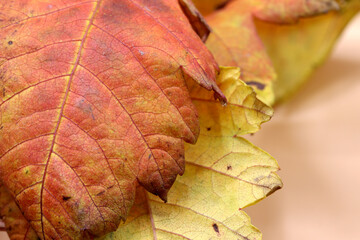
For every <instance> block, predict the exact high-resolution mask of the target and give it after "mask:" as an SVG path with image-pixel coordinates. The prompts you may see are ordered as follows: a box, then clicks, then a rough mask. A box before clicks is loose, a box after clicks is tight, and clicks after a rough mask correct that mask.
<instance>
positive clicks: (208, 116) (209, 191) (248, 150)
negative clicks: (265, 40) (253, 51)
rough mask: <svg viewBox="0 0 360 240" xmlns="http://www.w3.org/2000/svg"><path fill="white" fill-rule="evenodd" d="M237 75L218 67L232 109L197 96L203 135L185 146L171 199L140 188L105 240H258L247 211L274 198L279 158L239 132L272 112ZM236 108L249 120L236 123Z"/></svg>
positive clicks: (278, 182) (236, 71)
mask: <svg viewBox="0 0 360 240" xmlns="http://www.w3.org/2000/svg"><path fill="white" fill-rule="evenodd" d="M239 76H240V72H239V69H238V68H223V69H222V70H221V72H220V75H219V77H218V84H219V87H220V89H221V90H222V91H223V92H224V94H225V96H226V97H227V98H228V105H227V106H221V104H220V103H219V102H211V101H202V100H197V99H196V98H195V99H194V103H195V105H196V106H197V108H198V110H199V117H200V126H201V132H200V136H199V140H198V142H197V143H196V145H190V144H187V145H186V150H185V155H186V172H185V174H184V175H183V176H182V177H179V178H178V179H177V180H176V182H175V184H174V186H173V187H172V189H171V190H170V192H169V197H168V202H167V203H163V202H161V201H159V200H158V199H157V198H156V197H154V196H152V195H151V194H148V193H147V192H146V191H144V190H143V189H142V188H141V187H139V188H138V191H137V196H136V201H135V204H134V206H133V208H132V209H131V211H130V215H129V218H128V219H127V221H126V222H125V223H124V224H121V225H120V226H119V228H118V230H117V231H116V232H113V233H110V234H108V235H107V236H106V237H105V238H104V239H106V240H115V239H116V240H122V239H124V240H125V239H126V240H132V239H134V240H135V239H142V240H148V239H215V238H216V239H251V240H254V239H261V233H260V232H259V230H258V229H256V228H255V227H254V226H252V225H251V223H250V219H249V217H248V216H247V215H246V213H245V212H244V211H242V208H244V207H246V206H249V205H252V204H254V203H256V202H258V201H260V200H261V199H263V198H265V197H266V196H268V195H270V194H271V193H273V192H274V191H276V190H278V189H279V188H281V187H282V183H281V180H280V178H279V177H278V176H277V174H276V173H275V172H276V171H277V170H278V169H279V167H278V165H277V162H276V160H275V159H273V158H272V157H271V156H270V155H269V154H267V153H265V152H264V151H262V150H261V149H259V148H257V147H255V146H253V145H252V144H251V143H249V142H248V141H247V140H245V139H244V138H241V137H238V136H235V134H237V133H239V129H238V128H239V126H238V124H241V125H242V126H243V132H244V133H245V132H252V131H254V125H257V129H258V128H259V125H260V124H261V123H262V122H263V121H264V119H267V120H268V119H269V118H270V116H271V114H272V110H271V108H269V107H268V106H266V105H265V104H263V103H262V102H260V101H259V100H257V99H256V96H255V94H254V91H253V90H252V88H251V87H249V86H246V85H245V84H244V83H241V80H240V79H239ZM236 83H238V85H237V84H236ZM229 87H230V90H229ZM191 95H192V97H194V96H196V97H197V98H203V99H206V97H205V96H206V95H207V93H206V92H205V91H203V90H201V89H198V88H192V90H191ZM244 99H247V100H245V101H244ZM204 102H205V103H206V104H203V103H204ZM250 103H252V104H250ZM216 105H218V106H216ZM236 111H238V116H247V120H245V119H243V118H242V117H240V120H239V121H238V122H237V121H236V119H235V118H234V116H233V115H232V113H234V112H236ZM253 112H257V113H258V114H252V113H253ZM262 112H264V113H262ZM265 115H266V116H267V117H265ZM232 121H234V123H233V124H232V123H231V122H232ZM244 121H248V122H249V123H250V122H251V123H253V124H254V125H251V124H246V123H244Z"/></svg>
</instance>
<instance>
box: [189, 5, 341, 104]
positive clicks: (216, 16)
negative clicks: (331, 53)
mask: <svg viewBox="0 0 360 240" xmlns="http://www.w3.org/2000/svg"><path fill="white" fill-rule="evenodd" d="M195 3H197V6H198V7H199V9H200V11H202V10H203V11H204V12H205V13H207V12H209V10H208V7H205V6H207V5H206V4H208V5H211V6H212V7H213V8H214V9H213V10H215V7H216V6H217V5H216V4H214V3H218V1H217V0H213V1H210V3H209V1H205V0H203V1H201V0H197V1H196V2H195ZM334 9H338V4H337V3H336V1H335V0H310V1H308V0H272V1H263V0H233V1H228V2H227V4H226V5H225V7H224V8H221V9H220V10H218V11H215V12H213V13H212V14H210V15H208V16H207V17H206V20H207V21H208V23H209V25H210V26H211V28H212V29H213V32H212V34H210V36H209V39H208V41H207V43H206V45H207V46H208V48H209V49H210V51H211V52H212V53H213V54H214V56H215V59H216V60H217V61H218V63H219V64H220V65H223V66H239V67H240V68H241V70H242V73H243V76H242V79H243V80H244V81H245V82H246V83H247V84H248V85H251V86H253V87H254V89H255V91H256V92H257V93H258V95H259V98H260V99H261V100H263V101H264V102H266V103H268V104H273V103H274V100H275V99H274V94H273V92H272V86H271V85H272V82H273V81H274V80H275V78H276V73H275V70H274V68H273V65H272V63H271V60H270V58H269V57H268V55H267V53H266V51H265V48H264V46H263V43H262V42H261V39H260V38H259V36H258V33H257V30H256V27H255V24H254V19H255V18H258V19H261V20H263V21H266V22H273V23H281V24H284V23H286V24H288V23H294V22H296V21H297V20H298V19H299V18H301V17H308V16H314V15H317V14H322V13H325V12H328V11H330V10H334ZM269 36H271V35H269ZM275 39H276V38H275ZM274 41H276V40H274Z"/></svg>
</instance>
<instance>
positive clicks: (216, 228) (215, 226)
mask: <svg viewBox="0 0 360 240" xmlns="http://www.w3.org/2000/svg"><path fill="white" fill-rule="evenodd" d="M212 227H213V229H214V231H215V232H217V233H219V227H218V225H217V224H216V223H214V224H213V225H212Z"/></svg>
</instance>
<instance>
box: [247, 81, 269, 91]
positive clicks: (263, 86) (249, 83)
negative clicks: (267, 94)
mask: <svg viewBox="0 0 360 240" xmlns="http://www.w3.org/2000/svg"><path fill="white" fill-rule="evenodd" d="M246 84H247V85H250V86H255V87H257V88H258V89H259V90H264V88H265V85H264V84H262V83H259V82H256V81H249V82H246Z"/></svg>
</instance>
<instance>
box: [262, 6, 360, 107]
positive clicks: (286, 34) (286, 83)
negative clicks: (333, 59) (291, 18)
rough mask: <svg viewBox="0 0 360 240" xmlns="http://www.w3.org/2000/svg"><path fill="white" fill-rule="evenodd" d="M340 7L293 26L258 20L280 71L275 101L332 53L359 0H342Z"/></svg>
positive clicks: (267, 46) (268, 48) (302, 20)
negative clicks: (338, 9) (337, 9)
mask: <svg viewBox="0 0 360 240" xmlns="http://www.w3.org/2000/svg"><path fill="white" fill-rule="evenodd" d="M340 3H341V5H340V7H341V10H340V11H336V12H330V13H328V14H325V15H321V16H318V17H314V18H309V19H301V20H300V21H299V22H298V23H296V24H293V25H277V24H271V23H267V22H264V21H256V22H255V24H256V29H257V30H258V33H259V36H260V38H261V40H262V42H263V43H264V45H265V47H266V50H267V52H268V54H269V57H270V59H271V61H272V63H273V64H274V67H275V70H276V72H277V80H276V81H275V82H274V92H275V98H276V102H281V101H284V100H286V99H287V98H288V97H289V96H291V95H292V94H293V93H294V92H295V91H296V90H297V89H298V88H299V87H300V86H301V85H302V84H304V83H305V82H306V80H307V79H308V78H309V76H310V75H311V73H312V72H313V71H314V70H315V69H316V68H317V67H319V66H320V65H321V64H322V63H323V62H324V61H325V59H326V58H327V57H328V56H329V54H330V52H331V49H332V47H333V46H334V44H335V42H336V40H337V38H338V37H339V35H340V33H341V32H342V30H343V29H344V28H345V26H346V25H347V23H348V22H349V21H350V20H351V19H352V17H353V16H355V15H356V13H357V12H359V10H360V1H359V0H351V1H341V2H340Z"/></svg>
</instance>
